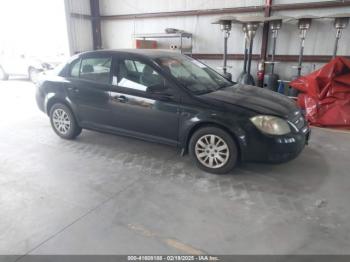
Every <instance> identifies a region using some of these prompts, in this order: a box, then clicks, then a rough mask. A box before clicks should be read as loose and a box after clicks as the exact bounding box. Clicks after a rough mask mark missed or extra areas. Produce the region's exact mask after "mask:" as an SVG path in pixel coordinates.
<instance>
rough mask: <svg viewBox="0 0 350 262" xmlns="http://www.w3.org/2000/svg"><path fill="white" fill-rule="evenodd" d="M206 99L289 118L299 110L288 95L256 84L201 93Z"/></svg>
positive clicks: (239, 85) (237, 85)
mask: <svg viewBox="0 0 350 262" xmlns="http://www.w3.org/2000/svg"><path fill="white" fill-rule="evenodd" d="M201 97H202V98H205V99H206V100H208V99H209V100H215V101H217V102H221V103H222V102H224V103H225V104H231V105H235V106H239V107H242V108H246V109H249V110H252V111H255V112H257V113H259V114H267V115H276V116H281V117H284V118H287V117H288V116H290V115H291V114H293V113H294V112H295V111H298V110H299V109H298V107H297V105H296V103H295V102H294V101H293V100H292V99H290V98H288V97H287V96H284V95H281V94H279V93H277V92H273V91H270V90H267V89H263V88H260V87H256V86H249V85H242V84H236V85H234V86H231V87H227V88H223V89H219V90H217V91H215V92H211V93H207V94H203V95H201Z"/></svg>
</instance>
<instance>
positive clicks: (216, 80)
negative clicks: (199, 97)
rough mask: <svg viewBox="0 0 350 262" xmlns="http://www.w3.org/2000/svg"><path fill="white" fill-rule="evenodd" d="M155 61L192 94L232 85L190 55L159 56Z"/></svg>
mask: <svg viewBox="0 0 350 262" xmlns="http://www.w3.org/2000/svg"><path fill="white" fill-rule="evenodd" d="M156 61H157V63H158V64H159V65H160V66H161V67H162V68H163V69H164V70H166V71H168V72H169V73H170V74H171V75H172V76H174V77H175V78H176V79H177V80H178V81H180V82H181V83H182V84H183V85H185V86H186V87H187V88H188V89H189V90H190V91H191V92H193V93H194V94H204V93H209V92H213V91H215V90H218V89H220V88H223V87H228V86H232V85H233V84H232V82H230V81H228V80H227V79H225V78H224V77H223V76H221V75H220V74H218V73H217V72H215V71H214V70H213V69H211V68H210V67H208V66H206V65H205V64H203V63H201V62H199V61H198V60H195V59H193V58H191V57H187V56H179V55H174V56H166V57H160V58H157V59H156Z"/></svg>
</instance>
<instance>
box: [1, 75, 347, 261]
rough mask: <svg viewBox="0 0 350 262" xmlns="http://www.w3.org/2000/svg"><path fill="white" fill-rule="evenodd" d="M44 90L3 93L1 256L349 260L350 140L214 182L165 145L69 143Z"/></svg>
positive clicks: (335, 138) (316, 136)
mask: <svg viewBox="0 0 350 262" xmlns="http://www.w3.org/2000/svg"><path fill="white" fill-rule="evenodd" d="M34 90H35V87H34V86H33V85H32V84H30V83H28V82H26V81H18V80H11V81H8V82H0V92H1V95H0V119H1V122H0V148H1V150H0V254H16V255H23V254H130V253H132V254H188V253H192V254H200V253H210V254H349V253H350V249H349V247H350V205H349V200H350V171H349V170H350V164H349V160H350V158H349V155H350V140H349V139H350V134H347V133H341V132H335V131H327V130H322V129H318V128H317V129H316V128H314V129H313V134H312V137H311V141H310V145H309V146H308V147H307V148H306V149H305V150H304V152H303V153H302V155H301V156H300V157H299V158H297V159H296V160H294V161H292V162H290V163H287V164H282V165H263V164H244V165H241V166H239V167H238V168H236V169H235V170H234V172H233V173H232V174H230V175H224V176H218V175H210V174H207V173H204V172H202V171H200V170H199V169H197V168H196V167H194V165H193V164H192V163H191V161H190V159H189V157H188V156H186V157H183V158H182V157H180V156H179V154H178V153H177V151H176V150H175V149H173V148H169V147H166V146H163V145H157V144H152V143H147V142H143V141H139V140H133V139H129V138H124V137H118V136H112V135H107V134H100V133H95V132H90V131H83V133H82V135H81V136H80V137H79V138H78V139H77V140H75V141H65V140H62V139H60V138H58V137H57V136H56V135H55V134H54V132H53V131H52V130H51V127H50V124H49V119H48V118H47V117H46V116H45V115H44V114H43V113H41V112H40V111H39V110H38V109H37V107H36V104H35V100H34Z"/></svg>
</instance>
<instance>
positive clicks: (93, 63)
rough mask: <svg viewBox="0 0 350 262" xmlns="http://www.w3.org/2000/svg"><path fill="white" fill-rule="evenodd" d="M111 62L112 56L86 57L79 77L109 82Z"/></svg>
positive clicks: (103, 82)
mask: <svg viewBox="0 0 350 262" xmlns="http://www.w3.org/2000/svg"><path fill="white" fill-rule="evenodd" d="M111 64H112V58H110V57H98V58H85V59H83V60H82V62H81V66H80V75H79V77H80V78H81V79H86V80H91V81H94V82H97V83H102V84H108V83H109V80H110V71H111Z"/></svg>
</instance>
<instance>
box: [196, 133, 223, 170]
mask: <svg viewBox="0 0 350 262" xmlns="http://www.w3.org/2000/svg"><path fill="white" fill-rule="evenodd" d="M195 154H196V157H197V159H198V161H199V162H201V164H203V165H204V166H206V167H209V168H220V167H222V166H224V165H225V164H226V163H227V161H228V159H229V157H230V150H229V147H228V145H227V144H226V142H225V141H224V140H223V139H222V138H221V137H219V136H217V135H213V134H208V135H204V136H202V137H200V138H199V139H198V140H197V142H196V145H195Z"/></svg>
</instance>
